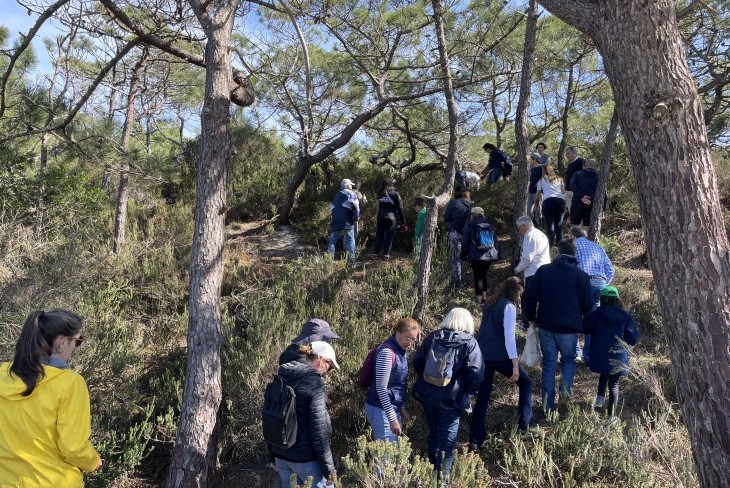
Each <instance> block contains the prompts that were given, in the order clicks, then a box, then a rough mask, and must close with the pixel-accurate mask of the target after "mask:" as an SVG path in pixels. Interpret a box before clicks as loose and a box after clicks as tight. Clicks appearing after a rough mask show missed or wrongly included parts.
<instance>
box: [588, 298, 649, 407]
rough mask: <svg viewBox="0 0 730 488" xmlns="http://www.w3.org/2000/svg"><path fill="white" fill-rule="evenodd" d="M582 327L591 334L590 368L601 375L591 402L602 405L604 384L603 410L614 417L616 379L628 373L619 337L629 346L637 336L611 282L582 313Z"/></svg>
mask: <svg viewBox="0 0 730 488" xmlns="http://www.w3.org/2000/svg"><path fill="white" fill-rule="evenodd" d="M583 330H584V332H585V333H586V334H590V335H591V345H590V353H591V354H590V357H591V362H590V368H591V371H593V372H594V373H598V374H600V375H601V376H600V378H599V380H598V394H597V395H596V401H595V403H594V406H596V407H598V408H601V407H603V405H604V403H605V398H606V386H608V389H609V395H608V405H607V409H606V412H607V413H608V415H609V416H610V417H611V418H615V415H616V410H615V409H616V403H618V382H619V379H620V378H621V376H626V375H627V374H628V373H629V353H628V352H627V351H626V349H625V348H624V347H623V346H622V344H621V343H620V342H619V339H621V340H623V341H624V342H626V343H627V344H629V345H630V346H633V345H635V344H636V341H637V340H638V339H639V331H638V329H637V328H636V323H635V322H634V317H633V316H632V315H631V313H629V312H627V311H626V310H624V306H623V303H621V299H620V298H619V295H618V290H617V289H616V287H615V286H607V287H605V288H604V289H603V290H602V291H601V306H600V307H598V308H597V309H596V310H595V311H593V312H591V313H590V314H588V315H586V316H585V318H584V319H583Z"/></svg>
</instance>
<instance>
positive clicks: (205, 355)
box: [167, 0, 238, 488]
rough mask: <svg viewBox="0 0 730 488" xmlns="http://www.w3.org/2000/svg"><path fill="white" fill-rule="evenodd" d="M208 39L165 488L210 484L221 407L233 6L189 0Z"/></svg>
mask: <svg viewBox="0 0 730 488" xmlns="http://www.w3.org/2000/svg"><path fill="white" fill-rule="evenodd" d="M190 4H191V6H192V7H193V10H194V11H195V15H196V16H197V17H198V20H199V21H200V23H201V26H202V27H203V30H204V32H205V34H206V36H207V43H206V45H205V66H206V71H205V75H206V76H205V101H204V103H203V110H202V113H201V117H200V119H201V137H200V139H201V140H200V159H199V161H198V175H197V187H196V202H195V224H194V230H193V246H192V250H191V255H190V270H189V272H190V298H189V302H188V303H189V314H190V318H189V320H188V358H187V369H186V373H185V387H184V390H183V398H182V406H181V410H180V419H179V421H178V427H177V436H176V438H175V448H174V450H173V454H172V462H171V466H170V473H169V477H168V480H167V486H168V487H169V488H183V487H185V488H187V487H207V486H210V485H211V478H212V475H213V471H214V469H215V453H216V442H215V425H216V418H217V414H218V408H219V406H220V403H221V398H222V390H221V314H220V293H221V283H222V280H223V244H224V230H225V205H226V191H225V190H226V173H227V164H228V158H229V154H230V137H229V124H230V112H229V109H230V102H231V87H232V85H233V79H232V76H231V52H230V49H229V46H230V38H231V30H232V27H233V20H234V13H235V10H236V7H237V5H238V2H237V1H228V2H226V1H218V2H210V1H205V2H203V1H199V0H190Z"/></svg>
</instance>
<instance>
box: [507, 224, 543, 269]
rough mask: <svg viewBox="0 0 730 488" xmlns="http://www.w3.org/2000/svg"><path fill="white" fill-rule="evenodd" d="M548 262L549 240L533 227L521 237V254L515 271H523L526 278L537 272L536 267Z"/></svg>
mask: <svg viewBox="0 0 730 488" xmlns="http://www.w3.org/2000/svg"><path fill="white" fill-rule="evenodd" d="M548 263H550V242H549V241H548V238H547V236H546V235H545V234H543V233H542V231H540V230H539V229H536V228H535V227H533V228H531V229H530V230H528V231H527V232H526V233H525V236H524V237H523V238H522V255H521V256H520V262H519V264H518V265H517V267H516V268H515V272H516V273H520V272H524V274H525V278H528V277H530V276H532V275H534V274H535V273H537V268H539V267H540V266H542V265H543V264H548Z"/></svg>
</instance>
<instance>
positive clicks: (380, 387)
mask: <svg viewBox="0 0 730 488" xmlns="http://www.w3.org/2000/svg"><path fill="white" fill-rule="evenodd" d="M418 332H419V326H418V322H416V321H415V320H414V319H412V318H403V319H400V320H399V321H398V322H397V323H396V324H395V326H393V335H391V336H390V337H389V338H388V339H386V340H385V341H384V342H383V343H382V344H381V345H380V348H379V350H378V355H377V356H376V359H375V375H374V379H373V382H372V383H371V384H370V389H369V390H368V394H367V396H366V397H365V416H366V417H367V419H368V423H369V424H370V427H371V428H372V429H373V438H374V439H375V440H384V441H389V442H396V441H397V439H398V437H400V436H401V435H403V422H407V421H408V418H409V415H408V411H407V410H406V409H405V403H406V384H407V381H408V349H410V348H411V346H412V345H413V344H415V342H416V339H418Z"/></svg>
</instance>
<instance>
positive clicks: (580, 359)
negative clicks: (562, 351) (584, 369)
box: [575, 356, 583, 364]
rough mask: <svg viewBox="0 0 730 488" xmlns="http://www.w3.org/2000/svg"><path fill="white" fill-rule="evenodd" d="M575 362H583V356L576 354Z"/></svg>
mask: <svg viewBox="0 0 730 488" xmlns="http://www.w3.org/2000/svg"><path fill="white" fill-rule="evenodd" d="M575 363H576V364H583V356H577V357H576V358H575Z"/></svg>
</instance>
